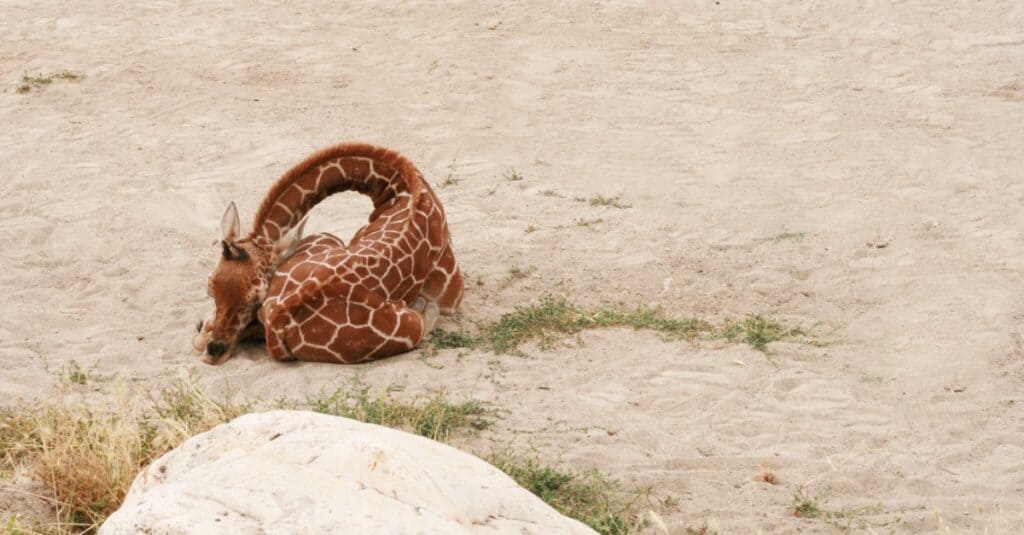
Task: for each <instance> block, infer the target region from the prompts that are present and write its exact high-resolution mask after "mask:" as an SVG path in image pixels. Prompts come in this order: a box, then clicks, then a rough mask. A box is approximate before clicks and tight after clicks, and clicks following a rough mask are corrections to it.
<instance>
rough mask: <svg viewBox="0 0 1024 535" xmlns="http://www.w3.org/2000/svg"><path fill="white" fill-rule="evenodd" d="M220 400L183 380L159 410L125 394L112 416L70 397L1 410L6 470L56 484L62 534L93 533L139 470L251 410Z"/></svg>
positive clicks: (161, 401) (49, 485) (52, 492)
mask: <svg viewBox="0 0 1024 535" xmlns="http://www.w3.org/2000/svg"><path fill="white" fill-rule="evenodd" d="M246 408H247V407H246V406H241V405H233V404H231V403H230V402H215V401H213V400H211V399H210V398H209V397H208V396H207V395H206V393H205V392H204V391H203V390H202V389H200V388H199V387H198V386H196V385H194V384H191V383H189V382H181V383H178V384H176V385H174V386H172V387H170V388H168V389H167V390H164V391H163V392H161V394H160V395H159V397H158V399H157V400H156V402H155V406H154V407H152V408H145V407H144V406H143V404H142V403H141V402H140V400H139V398H138V397H135V398H132V399H125V398H122V399H121V400H120V401H119V402H118V403H117V406H116V407H115V410H114V411H112V412H109V413H100V412H97V411H94V410H91V409H88V408H85V407H81V406H75V405H71V404H70V403H67V402H65V401H64V400H60V401H58V402H57V403H56V404H54V405H50V406H46V407H43V408H40V409H35V410H31V411H30V410H27V409H22V410H17V409H14V410H12V409H8V410H6V411H5V412H3V413H2V414H0V444H2V446H3V457H2V462H3V464H2V467H3V471H4V472H12V471H14V470H16V469H23V470H25V471H26V472H27V473H29V474H31V475H33V476H34V478H35V479H37V480H39V481H40V482H42V483H43V484H45V485H46V487H47V488H48V489H49V492H50V498H51V499H52V501H53V503H54V504H56V510H57V513H58V515H59V517H60V524H58V528H56V532H80V531H84V532H91V531H94V530H95V529H96V528H98V526H99V525H100V524H101V523H102V522H103V520H104V519H106V517H107V515H109V514H110V513H112V512H113V511H114V510H115V509H117V507H118V506H120V504H121V501H122V500H123V499H124V496H125V494H126V493H127V491H128V487H129V486H130V485H131V483H132V481H133V480H134V478H135V475H136V474H137V473H138V472H139V471H140V470H141V469H142V468H143V467H145V466H146V465H147V464H149V463H150V462H152V461H153V460H154V459H156V458H157V457H159V456H160V455H163V454H164V453H166V452H167V451H169V450H170V449H172V448H174V447H177V446H178V445H179V444H180V443H181V442H183V441H184V440H185V439H187V438H188V437H190V436H192V435H194V434H196V433H200V432H203V431H206V430H207V429H209V428H211V427H213V426H214V425H217V424H219V423H222V422H225V421H227V420H229V419H231V418H233V417H234V416H237V415H239V414H241V413H242V412H244V411H245V410H246Z"/></svg>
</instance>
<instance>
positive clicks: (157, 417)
mask: <svg viewBox="0 0 1024 535" xmlns="http://www.w3.org/2000/svg"><path fill="white" fill-rule="evenodd" d="M118 399H119V400H120V401H119V402H118V403H117V404H116V406H115V407H114V410H112V411H105V412H100V411H94V410H91V409H88V408H85V407H81V406H75V405H72V404H70V403H68V402H65V401H64V400H58V401H57V402H56V403H55V404H53V405H50V406H45V407H42V408H31V409H30V408H23V409H5V410H3V411H0V447H2V456H0V475H3V476H4V477H10V476H11V475H12V474H14V473H15V472H19V473H24V474H26V475H29V476H30V477H32V478H33V479H35V480H38V481H40V482H42V483H43V484H45V486H46V488H47V489H48V493H49V496H45V497H43V498H44V499H46V500H47V501H50V502H51V503H53V504H55V505H56V507H55V509H56V513H57V517H58V519H59V520H58V522H56V523H54V524H52V525H46V526H33V527H31V528H29V527H26V526H24V525H21V524H20V523H19V522H18V519H17V518H16V517H13V516H12V517H10V518H9V519H4V520H6V521H7V525H6V526H5V527H4V528H2V529H0V533H3V534H5V535H7V534H14V533H81V532H93V531H95V530H96V529H97V528H98V527H99V525H100V524H101V523H102V522H103V521H104V520H105V519H106V517H107V516H108V515H110V514H111V513H112V512H114V510H116V509H117V508H118V507H119V506H120V504H121V502H122V501H123V499H124V496H125V494H126V493H127V491H128V488H129V487H130V486H131V483H132V481H133V480H134V478H135V475H136V474H137V473H138V472H139V471H140V470H142V468H144V467H145V466H146V465H148V464H149V463H150V462H152V461H153V460H155V459H156V458H157V457H159V456H161V455H163V454H164V453H166V452H168V451H170V450H171V449H173V448H175V447H177V446H178V445H180V444H181V443H182V442H184V441H185V440H186V439H188V438H189V437H191V436H193V435H196V434H199V433H202V432H204V431H207V430H209V429H211V428H212V427H214V426H216V425H218V424H221V423H224V422H227V421H229V420H232V419H234V418H235V417H237V416H240V415H242V414H244V413H247V412H251V411H252V410H255V409H256V408H257V407H256V405H255V404H254V403H248V402H247V403H236V402H234V401H231V400H216V399H214V398H212V397H211V396H209V395H208V394H207V393H206V392H205V390H204V389H203V388H201V387H200V386H198V385H197V384H196V383H194V382H193V381H190V380H182V381H179V382H176V383H174V384H173V385H172V386H170V387H168V388H166V389H164V390H162V391H161V392H159V393H158V394H157V395H155V396H150V397H149V398H148V399H144V398H143V397H142V396H139V395H135V396H132V397H127V396H124V395H121V396H118ZM278 404H279V405H289V406H290V407H292V408H302V409H310V410H315V411H318V412H323V413H327V414H333V415H338V416H345V417H347V418H352V419H355V420H359V421H363V422H370V423H376V424H380V425H385V426H389V427H394V428H398V429H403V430H407V431H410V432H414V433H418V434H420V435H423V436H426V437H428V438H432V439H434V440H442V441H444V440H447V439H448V438H449V436H450V435H451V434H452V433H454V432H455V431H458V430H465V429H473V430H478V429H484V428H486V427H487V426H488V425H489V423H490V420H489V417H490V414H491V411H490V410H488V409H487V408H486V407H484V406H483V405H482V404H481V403H479V402H477V401H473V400H470V401H467V402H464V403H460V404H454V403H450V402H449V401H448V400H447V398H446V397H445V396H444V394H437V395H435V396H434V397H432V398H430V399H428V400H426V401H425V402H402V401H397V400H394V399H392V398H391V397H390V396H388V395H385V394H383V393H382V394H380V395H374V394H372V393H371V392H370V390H369V388H368V387H365V386H357V387H354V388H340V389H338V390H336V391H335V392H333V393H330V394H324V395H321V396H317V397H312V398H309V399H307V400H305V401H304V402H284V401H279V402H278Z"/></svg>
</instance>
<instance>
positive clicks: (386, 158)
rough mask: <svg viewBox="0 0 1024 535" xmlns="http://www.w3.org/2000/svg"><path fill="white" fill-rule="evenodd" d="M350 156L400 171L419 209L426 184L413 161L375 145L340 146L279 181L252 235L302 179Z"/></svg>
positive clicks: (256, 219) (318, 153) (304, 162)
mask: <svg viewBox="0 0 1024 535" xmlns="http://www.w3.org/2000/svg"><path fill="white" fill-rule="evenodd" d="M347 156H351V157H359V158H369V159H371V160H374V161H378V162H382V163H385V164H387V165H389V166H391V167H392V168H393V169H395V170H397V171H398V173H399V175H400V176H401V178H402V180H403V181H404V182H405V186H406V190H407V191H408V193H409V195H410V197H411V202H412V204H411V205H412V206H416V205H417V203H418V202H419V198H420V194H421V192H422V190H423V185H422V184H423V182H422V180H419V171H418V170H417V169H416V166H415V165H413V163H412V162H411V161H409V159H407V158H406V157H405V156H402V155H401V154H399V153H398V152H397V151H394V150H391V149H387V148H384V147H379V146H376V145H371V144H369V143H340V144H338V145H333V146H330V147H327V148H324V149H320V150H318V151H316V152H314V153H313V154H311V155H309V156H308V157H307V158H306V159H305V160H302V161H301V162H299V163H298V164H296V165H294V166H293V167H292V168H291V169H289V170H288V171H286V172H285V173H284V174H283V175H281V177H280V178H278V179H277V182H275V183H274V185H273V186H271V187H270V190H269V191H268V192H267V195H266V196H265V197H264V198H263V202H261V203H260V207H259V209H258V210H257V211H256V216H255V217H254V218H253V224H252V231H251V232H250V235H253V234H256V233H257V232H258V231H259V229H260V228H261V227H263V225H264V224H265V223H266V221H267V219H268V218H269V217H270V211H271V210H272V209H273V208H274V205H275V204H276V203H277V201H278V199H279V198H280V197H281V195H283V194H284V193H285V191H286V190H287V189H288V187H289V186H291V185H292V184H293V183H295V181H297V180H298V179H299V178H301V177H302V176H303V175H304V174H305V173H306V172H307V171H309V170H310V169H313V168H315V167H318V166H319V165H320V164H322V163H324V162H326V161H328V160H333V159H335V158H343V157H347ZM284 230H285V229H282V232H283V231H284Z"/></svg>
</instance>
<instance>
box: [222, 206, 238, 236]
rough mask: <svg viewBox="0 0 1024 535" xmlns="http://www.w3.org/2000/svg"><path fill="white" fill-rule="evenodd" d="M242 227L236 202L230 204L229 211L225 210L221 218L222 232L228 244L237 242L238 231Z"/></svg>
mask: <svg viewBox="0 0 1024 535" xmlns="http://www.w3.org/2000/svg"><path fill="white" fill-rule="evenodd" d="M241 226H242V225H241V224H240V223H239V222H238V209H237V208H235V202H234V201H231V202H230V203H229V204H228V209H227V210H224V215H223V216H221V218H220V231H221V233H222V234H223V236H222V239H223V240H224V241H226V242H228V243H231V242H233V241H235V238H237V237H238V230H239V228H240V227H241Z"/></svg>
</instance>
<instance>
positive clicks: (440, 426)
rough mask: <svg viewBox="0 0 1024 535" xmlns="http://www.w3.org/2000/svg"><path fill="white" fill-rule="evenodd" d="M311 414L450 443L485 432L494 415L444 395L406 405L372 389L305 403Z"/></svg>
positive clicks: (478, 404)
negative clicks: (460, 435) (455, 435)
mask: <svg viewBox="0 0 1024 535" xmlns="http://www.w3.org/2000/svg"><path fill="white" fill-rule="evenodd" d="M306 405H307V406H308V407H309V409H310V410H313V411H316V412H320V413H323V414H331V415H334V416H343V417H345V418H351V419H353V420H358V421H360V422H367V423H371V424H377V425H383V426H386V427H393V428H395V429H403V430H406V431H410V432H413V433H416V434H418V435H421V436H425V437H427V438H429V439H432V440H438V441H442V442H444V441H447V440H448V437H449V435H451V433H452V432H454V431H457V430H463V429H472V430H477V431H479V430H482V429H487V427H489V426H490V424H491V420H490V416H491V411H490V410H489V409H487V408H486V407H485V406H484V405H483V404H482V403H481V402H479V401H476V400H469V401H465V402H463V403H458V404H454V403H451V402H449V401H448V399H447V397H446V396H445V395H444V394H443V393H438V394H437V395H435V396H434V397H432V398H430V399H428V400H427V401H426V402H423V403H416V402H404V401H398V400H394V399H391V398H389V397H388V396H386V395H385V394H384V393H381V394H379V395H377V396H373V395H371V394H370V390H369V387H366V386H363V387H361V388H359V389H356V390H351V389H338V390H336V391H334V392H332V393H330V394H321V395H319V396H316V397H311V398H309V399H307V400H306Z"/></svg>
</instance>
